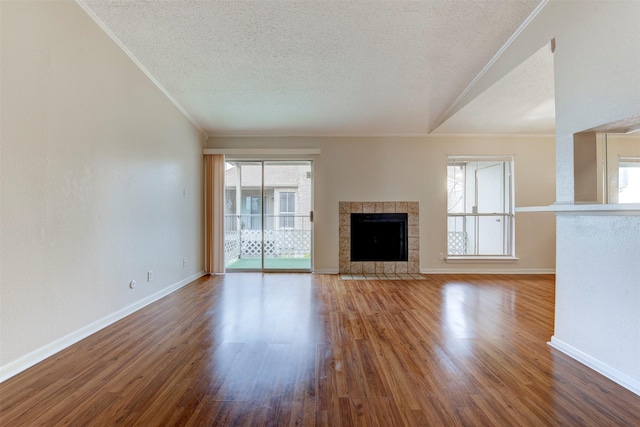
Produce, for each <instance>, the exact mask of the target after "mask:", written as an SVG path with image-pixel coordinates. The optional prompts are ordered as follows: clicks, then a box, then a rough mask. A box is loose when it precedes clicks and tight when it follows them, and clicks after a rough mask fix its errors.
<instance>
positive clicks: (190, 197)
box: [0, 1, 203, 379]
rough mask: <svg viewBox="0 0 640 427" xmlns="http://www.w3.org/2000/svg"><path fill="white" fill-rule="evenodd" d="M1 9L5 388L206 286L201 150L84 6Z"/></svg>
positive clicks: (0, 306) (1, 353)
mask: <svg viewBox="0 0 640 427" xmlns="http://www.w3.org/2000/svg"><path fill="white" fill-rule="evenodd" d="M0 7H1V20H2V21H1V40H2V41H1V43H2V45H1V47H2V63H1V67H2V76H1V87H2V111H1V116H0V117H1V121H2V122H1V130H2V140H1V141H2V146H1V152H0V153H1V159H0V178H1V179H0V183H1V187H0V200H1V205H0V213H1V215H0V233H1V236H0V237H1V238H0V267H1V269H0V271H1V276H0V280H1V288H0V299H1V302H0V325H1V326H0V327H1V330H0V379H3V378H6V377H8V376H10V375H12V374H14V373H16V372H18V371H20V370H21V369H24V368H26V367H28V366H29V365H30V364H33V363H35V362H37V361H38V360H40V359H42V358H43V357H46V356H47V355H49V354H51V353H53V352H55V351H57V350H59V349H61V348H63V347H64V346H66V345H68V344H70V343H72V342H73V341H75V340H77V339H79V338H82V337H83V336H86V335H87V334H88V333H91V332H93V331H95V330H97V329H99V328H100V327H103V326H105V325H106V324H108V323H109V322H112V321H114V320H116V319H117V318H119V317H121V316H123V315H125V314H127V313H128V312H130V311H131V310H133V309H135V308H138V307H140V306H141V305H143V304H146V303H148V302H150V301H151V300H153V299H154V298H157V297H158V296H159V295H162V294H163V293H166V292H168V291H170V290H171V289H173V288H174V287H176V286H180V285H182V284H184V283H185V282H186V281H189V279H190V278H193V277H196V276H198V275H199V273H200V272H201V270H202V268H203V252H202V247H203V243H202V229H203V226H202V222H203V219H202V192H203V191H202V182H203V179H202V151H201V150H202V145H203V137H202V135H201V134H200V133H199V132H198V130H197V129H196V128H195V127H194V126H193V125H192V124H191V123H190V122H189V121H188V120H187V119H186V118H185V117H184V116H183V115H182V114H181V113H180V112H179V110H178V109H177V108H176V107H175V106H174V105H173V104H172V103H171V102H170V101H169V100H168V99H167V98H166V97H165V96H164V95H163V94H162V93H161V92H160V91H159V90H158V89H157V88H156V87H155V86H154V85H153V84H152V83H151V82H150V81H149V80H148V78H147V77H146V76H145V75H144V74H143V73H142V72H141V71H140V70H139V69H138V68H137V67H136V66H135V65H134V64H133V62H132V61H131V60H130V59H129V58H128V57H127V56H126V55H125V54H124V53H123V52H122V51H121V50H120V49H119V48H118V47H117V45H116V44H115V43H114V42H113V41H112V40H111V39H109V38H108V36H107V35H106V34H105V33H104V32H103V31H102V30H101V29H100V28H98V26H97V25H96V24H95V23H94V22H93V21H92V20H91V19H90V18H89V17H88V16H87V15H86V13H85V12H84V11H83V10H82V9H81V8H80V7H79V6H78V5H77V4H76V3H75V2H5V1H3V2H0ZM183 189H184V190H186V197H183ZM183 258H186V259H187V266H186V267H183V265H182V259H183ZM148 270H153V272H154V280H153V282H151V283H146V282H145V275H146V272H147V271H148ZM132 279H135V280H137V281H138V285H137V287H136V288H135V289H129V286H128V284H129V281H130V280H132Z"/></svg>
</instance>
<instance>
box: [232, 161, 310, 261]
mask: <svg viewBox="0 0 640 427" xmlns="http://www.w3.org/2000/svg"><path fill="white" fill-rule="evenodd" d="M310 214H311V162H308V161H290V162H285V161H279V162H246V161H242V162H241V161H235V162H234V161H229V162H227V164H226V176H225V242H224V247H225V263H226V268H227V269H228V270H261V269H264V270H310V269H311V219H310Z"/></svg>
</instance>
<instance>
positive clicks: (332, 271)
mask: <svg viewBox="0 0 640 427" xmlns="http://www.w3.org/2000/svg"><path fill="white" fill-rule="evenodd" d="M313 274H338V270H337V269H335V270H334V269H327V270H313Z"/></svg>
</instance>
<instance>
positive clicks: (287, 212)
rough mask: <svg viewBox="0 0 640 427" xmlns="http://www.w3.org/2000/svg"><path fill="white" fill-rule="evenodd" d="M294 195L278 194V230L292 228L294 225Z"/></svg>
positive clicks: (288, 192)
mask: <svg viewBox="0 0 640 427" xmlns="http://www.w3.org/2000/svg"><path fill="white" fill-rule="evenodd" d="M295 213H296V193H294V192H293V191H283V192H280V228H293V227H294V225H295V217H294V216H293V215H294V214H295Z"/></svg>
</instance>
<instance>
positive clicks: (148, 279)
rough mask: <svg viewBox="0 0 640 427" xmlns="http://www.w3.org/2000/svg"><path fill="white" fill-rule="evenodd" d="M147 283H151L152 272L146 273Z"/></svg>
mask: <svg viewBox="0 0 640 427" xmlns="http://www.w3.org/2000/svg"><path fill="white" fill-rule="evenodd" d="M147 282H153V271H151V270H149V271H147Z"/></svg>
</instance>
